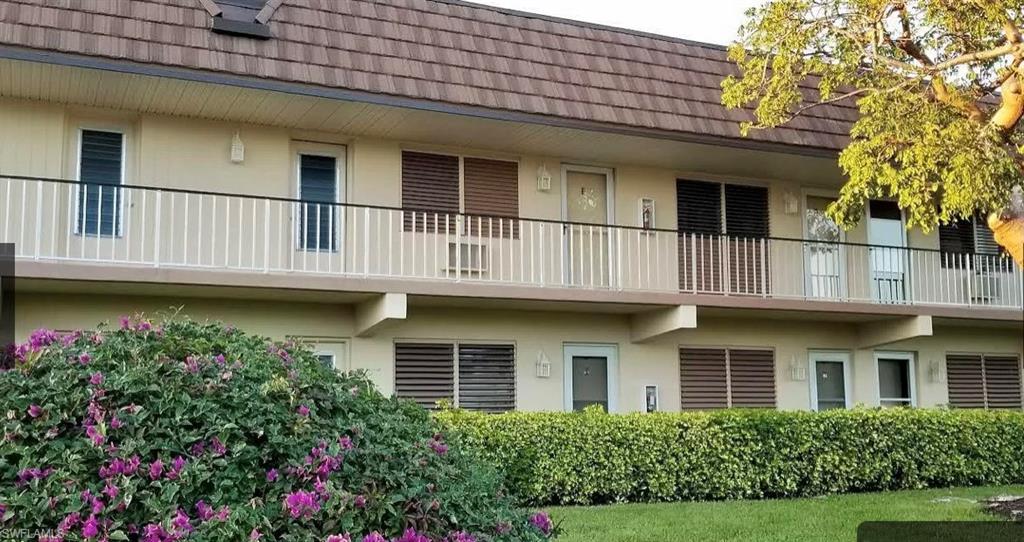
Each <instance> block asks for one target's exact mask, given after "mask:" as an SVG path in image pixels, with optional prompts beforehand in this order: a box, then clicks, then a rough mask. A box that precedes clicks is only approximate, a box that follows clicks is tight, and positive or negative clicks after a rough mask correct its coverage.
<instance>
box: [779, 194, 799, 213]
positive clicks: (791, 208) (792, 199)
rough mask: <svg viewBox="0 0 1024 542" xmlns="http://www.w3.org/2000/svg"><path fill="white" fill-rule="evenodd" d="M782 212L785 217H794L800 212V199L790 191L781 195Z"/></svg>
mask: <svg viewBox="0 0 1024 542" xmlns="http://www.w3.org/2000/svg"><path fill="white" fill-rule="evenodd" d="M782 210H783V212H785V213H786V214H787V215H795V214H797V213H799V212H800V198H799V197H797V195H796V194H794V193H793V191H791V190H786V191H785V192H783V193H782Z"/></svg>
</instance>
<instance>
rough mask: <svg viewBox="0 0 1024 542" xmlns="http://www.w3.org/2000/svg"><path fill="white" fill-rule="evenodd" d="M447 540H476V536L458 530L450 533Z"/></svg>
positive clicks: (470, 541) (453, 541)
mask: <svg viewBox="0 0 1024 542" xmlns="http://www.w3.org/2000/svg"><path fill="white" fill-rule="evenodd" d="M445 540H446V541H447V542H476V537H474V536H473V535H471V534H469V533H467V532H466V531H456V532H453V533H448V537H447V538H446V539H445Z"/></svg>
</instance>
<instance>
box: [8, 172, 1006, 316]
mask: <svg viewBox="0 0 1024 542" xmlns="http://www.w3.org/2000/svg"><path fill="white" fill-rule="evenodd" d="M0 211H2V213H3V214H2V217H0V242H5V243H14V244H15V254H16V256H17V258H18V259H22V260H28V259H31V260H47V261H75V262H93V263H102V264H109V265H126V266H138V267H177V268H195V269H209V270H225V269H226V270H235V271H249V272H256V273H297V274H320V275H338V276H351V277H378V278H379V277H391V278H400V279H413V280H435V281H473V282H488V283H497V284H507V285H526V286H539V287H553V288H583V289H601V290H622V291H648V292H684V293H695V294H715V295H737V296H757V297H764V298H786V299H813V300H828V301H858V302H871V303H887V304H933V305H953V306H977V307H992V308H1004V309H1005V308H1020V307H1021V306H1022V302H1021V299H1022V295H1024V287H1022V280H1024V279H1022V273H1021V269H1020V268H1019V267H1017V266H1016V265H1014V264H1013V262H1012V260H1010V259H1009V258H1006V257H1003V256H998V255H969V254H949V253H940V252H938V251H935V250H923V249H909V248H903V247H882V246H870V245H859V244H851V243H826V242H816V241H806V240H799V239H778V238H737V237H726V236H721V235H700V234H690V233H678V232H676V231H673V230H661V229H641V228H636V227H626V226H611V225H600V224H579V223H568V222H558V221H551V220H535V219H525V218H509V217H491V216H476V215H466V214H458V213H442V212H433V211H429V210H428V211H423V210H411V209H397V208H390V207H380V206H371V205H354V204H337V203H318V202H306V201H297V200H292V199H287V198H274V197H255V196H245V195H237V194H223V193H215V192H199V191H184V190H174V189H161V188H150V187H140V186H113V185H98V184H88V185H87V184H81V183H77V182H72V181H63V180H52V179H32V178H25V177H0Z"/></svg>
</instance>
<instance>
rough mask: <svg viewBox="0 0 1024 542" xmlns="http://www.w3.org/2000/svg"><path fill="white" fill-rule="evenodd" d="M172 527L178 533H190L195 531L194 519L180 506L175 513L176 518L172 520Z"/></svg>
mask: <svg viewBox="0 0 1024 542" xmlns="http://www.w3.org/2000/svg"><path fill="white" fill-rule="evenodd" d="M171 527H173V528H174V531H175V532H176V533H180V534H188V533H191V532H192V531H193V528H192V520H191V519H190V518H189V517H188V514H186V513H185V511H184V510H182V509H181V508H179V509H178V512H177V513H176V514H174V519H172V520H171Z"/></svg>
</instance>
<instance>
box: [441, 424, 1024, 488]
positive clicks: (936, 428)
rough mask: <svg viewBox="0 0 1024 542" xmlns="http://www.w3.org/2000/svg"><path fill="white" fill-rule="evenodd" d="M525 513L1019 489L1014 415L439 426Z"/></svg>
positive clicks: (1023, 431)
mask: <svg viewBox="0 0 1024 542" xmlns="http://www.w3.org/2000/svg"><path fill="white" fill-rule="evenodd" d="M439 420H440V421H442V422H443V424H445V425H447V426H448V427H450V428H452V429H453V430H455V431H457V432H458V433H461V434H462V437H463V438H464V439H465V441H466V442H467V444H469V445H471V446H473V447H475V448H478V449H479V450H481V452H482V453H483V454H484V455H485V456H486V457H488V458H489V459H490V460H491V461H492V462H493V463H494V464H496V465H497V466H498V468H499V469H500V470H502V471H504V472H505V474H506V477H507V481H508V484H509V486H510V487H511V488H513V489H514V492H517V493H518V494H520V495H522V496H524V497H525V498H526V499H527V500H528V501H529V502H530V503H534V504H537V503H542V504H547V503H566V504H590V503H602V502H612V501H668V500H691V499H692V500H698V499H700V500H704V499H736V498H768V497H797V496H812V495H823V494H828V493H842V492H853V491H872V490H889V489H911V488H924V487H940V486H946V487H948V486H967V485H977V484H1007V483H1021V482H1024V455H1022V453H1024V414H1022V413H1020V412H991V411H990V412H986V411H950V410H913V409H888V410H880V409H855V410H850V411H844V410H835V411H828V412H822V413H812V412H777V411H740V410H731V411H718V412H707V413H658V414H630V415H609V414H604V413H601V412H599V411H598V412H592V411H588V412H585V413H525V412H516V413H509V414H503V415H499V416H484V415H479V414H474V413H470V412H463V411H447V412H443V413H441V414H440V415H439Z"/></svg>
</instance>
